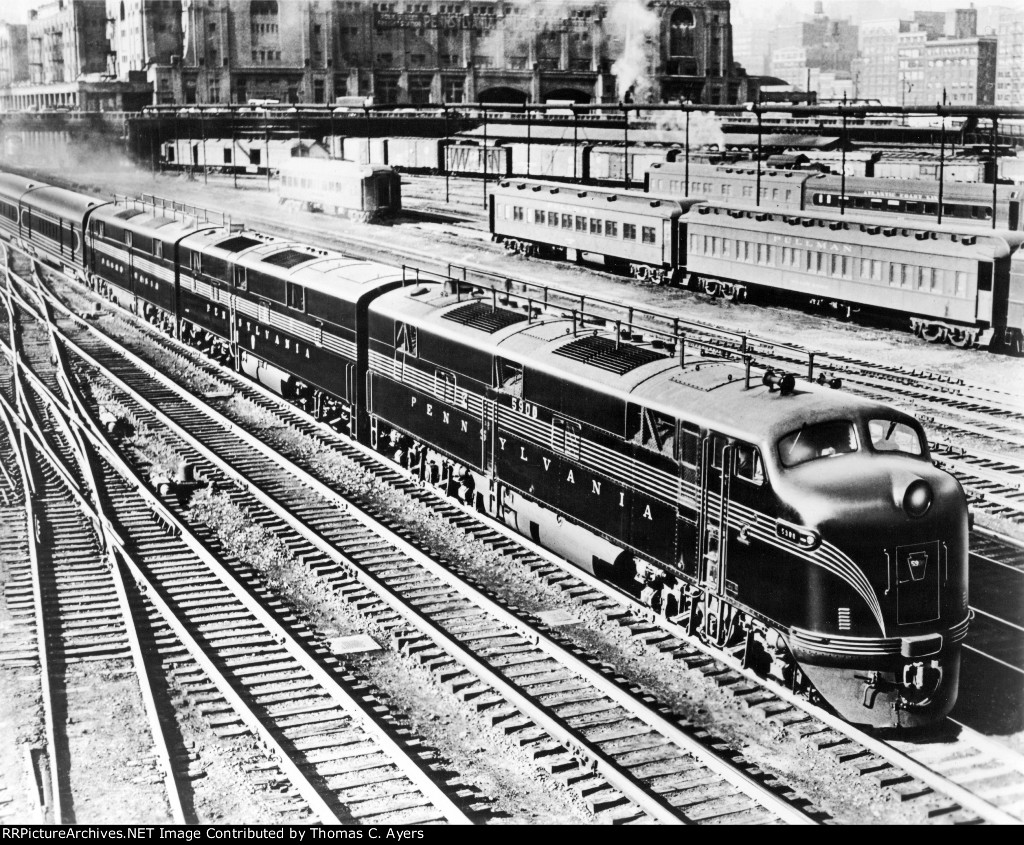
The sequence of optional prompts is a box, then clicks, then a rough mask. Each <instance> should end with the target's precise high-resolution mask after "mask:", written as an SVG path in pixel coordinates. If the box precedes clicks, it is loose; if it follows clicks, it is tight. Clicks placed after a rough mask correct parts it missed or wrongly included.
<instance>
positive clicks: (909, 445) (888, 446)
mask: <svg viewBox="0 0 1024 845" xmlns="http://www.w3.org/2000/svg"><path fill="white" fill-rule="evenodd" d="M868 432H869V433H870V435H871V447H872V448H873V449H874V450H875V451H876V452H903V453H904V454H907V455H923V454H924V446H923V445H922V443H921V436H920V435H919V434H918V432H917V430H916V429H914V428H913V427H911V426H909V425H907V424H906V423H902V422H897V421H896V420H868Z"/></svg>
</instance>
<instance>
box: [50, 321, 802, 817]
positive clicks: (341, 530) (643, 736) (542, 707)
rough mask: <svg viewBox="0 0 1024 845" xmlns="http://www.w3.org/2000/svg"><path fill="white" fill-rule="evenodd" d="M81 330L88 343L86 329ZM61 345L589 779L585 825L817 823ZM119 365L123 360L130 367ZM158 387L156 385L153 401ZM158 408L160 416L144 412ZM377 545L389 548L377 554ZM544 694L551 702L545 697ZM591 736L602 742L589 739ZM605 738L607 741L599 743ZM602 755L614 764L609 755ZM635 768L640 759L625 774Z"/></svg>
mask: <svg viewBox="0 0 1024 845" xmlns="http://www.w3.org/2000/svg"><path fill="white" fill-rule="evenodd" d="M81 325H84V326H85V327H86V328H87V329H90V330H91V329H92V327H91V326H89V325H88V324H87V323H84V321H83V322H82V323H81ZM92 334H93V335H94V334H95V333H92ZM62 343H63V344H64V346H65V347H66V348H67V349H68V350H69V352H70V353H71V354H73V355H74V356H76V357H78V358H81V359H82V360H83V361H84V362H85V363H86V364H87V365H88V366H89V367H90V368H91V369H92V370H95V371H97V372H101V373H102V374H103V376H104V377H105V378H107V379H108V380H111V381H112V382H113V383H114V384H116V385H117V388H118V390H119V391H121V392H122V393H123V394H124V395H126V396H128V397H130V401H131V402H132V403H134V404H135V405H136V406H137V408H136V409H135V410H134V411H133V415H134V416H136V419H138V420H140V421H144V422H145V424H146V425H147V426H148V427H151V428H156V427H157V426H159V427H161V428H168V427H170V428H172V429H173V430H174V434H175V436H176V437H177V438H179V439H180V440H181V441H182V442H183V443H184V444H185V448H183V450H182V452H183V454H185V455H186V456H187V459H189V460H191V461H194V465H195V466H196V468H197V470H198V471H199V472H200V473H201V474H202V475H203V477H204V478H209V477H211V475H212V473H214V472H216V473H220V474H221V475H223V476H224V477H226V478H227V479H229V480H231V481H233V482H234V483H235V484H236V485H238V486H239V487H240V488H242V489H245V490H246V491H248V492H250V493H253V494H255V495H256V496H257V498H258V499H259V500H260V502H261V504H262V505H263V506H264V507H265V508H267V509H268V510H269V511H270V515H272V516H273V517H275V518H276V520H277V521H279V522H283V523H284V524H285V525H286V526H288V527H290V528H291V529H292V531H293V532H294V533H295V534H297V535H298V536H299V537H301V538H304V539H305V540H306V541H307V542H308V543H309V544H310V545H311V547H312V548H311V549H310V550H309V551H310V552H311V553H312V554H314V555H315V554H316V553H317V552H319V555H320V564H321V566H323V565H325V564H326V565H327V567H328V568H330V569H331V570H332V571H333V572H334V573H335V574H337V573H338V569H339V567H340V568H341V570H342V576H341V581H342V582H344V581H346V580H347V577H346V576H353V575H354V576H355V578H356V579H357V580H358V582H359V585H360V587H361V588H365V589H367V590H369V591H371V592H372V594H373V601H372V604H380V605H381V607H380V608H379V609H378V608H372V607H371V608H370V609H369V610H368V611H367V612H368V613H371V615H373V614H379V613H380V612H382V610H383V609H384V608H385V607H386V608H388V609H390V610H391V611H393V612H397V613H400V614H402V619H403V621H404V622H405V623H406V625H407V626H408V627H407V629H406V630H402V631H399V630H397V629H396V630H395V631H393V632H392V636H393V638H396V641H398V642H399V644H400V646H402V647H403V648H404V649H405V650H406V651H407V652H412V653H415V654H417V655H419V657H420V659H421V660H422V658H423V656H424V654H426V655H429V656H430V657H431V658H432V661H431V662H432V663H441V664H443V665H439V666H436V667H434V666H432V668H436V669H437V671H438V672H440V673H441V674H442V676H443V677H445V678H446V680H447V682H449V683H450V684H451V685H453V686H454V687H455V688H456V689H457V690H458V691H459V693H461V695H462V696H463V697H464V698H465V699H466V700H472V701H474V702H475V703H474V704H473V706H474V707H475V708H477V709H479V710H484V709H486V710H488V712H489V713H490V714H491V718H492V719H496V718H497V717H498V716H499V715H500V719H498V721H500V722H501V723H502V724H503V725H504V727H505V729H508V730H509V732H510V733H511V732H513V728H514V733H516V734H517V735H518V734H519V733H520V732H525V733H523V736H522V739H523V740H524V741H528V742H529V743H530V744H531V745H535V746H537V752H538V756H539V757H542V758H543V759H544V761H545V763H547V764H549V765H552V766H554V767H555V770H556V771H561V770H563V769H574V770H575V769H580V770H581V771H585V770H586V768H587V767H588V766H589V767H591V768H592V770H593V771H594V773H595V775H596V776H599V777H595V778H594V779H593V780H591V779H588V778H584V777H581V778H579V779H578V781H577V785H578V789H579V791H580V792H581V794H582V795H583V796H585V798H586V800H588V801H589V803H590V804H591V806H592V808H593V809H594V810H595V811H599V810H602V809H611V808H615V807H619V806H620V805H622V804H623V797H625V799H628V801H629V802H631V806H630V807H629V808H622V809H621V810H620V812H622V813H625V814H627V815H629V814H634V815H635V814H642V815H644V816H646V817H649V818H653V819H656V820H660V821H663V822H675V823H680V822H684V823H685V822H696V821H700V820H711V819H720V818H722V817H728V818H730V819H733V818H749V819H751V820H758V821H772V820H784V821H787V822H796V823H808V822H812V821H814V816H813V815H812V814H810V813H809V811H807V810H805V809H802V808H801V807H799V806H798V803H799V802H796V801H795V800H794V799H793V798H792V797H787V796H786V795H785V794H780V793H785V792H786V791H787V790H785V789H783V788H782V787H780V786H779V785H777V784H770V783H768V782H767V781H766V778H765V776H764V775H763V773H760V772H757V771H751V770H750V769H751V767H750V766H749V764H746V765H744V764H742V763H740V764H737V763H736V762H735V761H733V760H731V759H728V757H730V756H732V755H733V754H734V752H728V753H726V754H723V752H722V751H721V750H719V749H717V748H716V747H714V746H715V745H716V744H717V742H715V743H712V742H701V741H700V740H699V738H697V737H695V736H694V735H693V734H692V733H691V732H689V731H687V730H685V729H683V728H680V727H679V726H678V725H677V724H675V723H674V722H673V721H672V720H671V719H669V718H666V717H665V716H663V715H662V714H661V713H659V712H657V710H655V709H652V707H651V705H650V704H649V703H648V702H646V701H644V700H643V699H642V697H641V696H640V694H639V693H638V692H636V691H635V690H631V689H629V688H628V687H624V686H623V685H622V684H620V683H618V682H616V681H615V680H614V678H609V677H608V673H607V671H601V670H599V669H595V668H594V666H593V665H591V663H592V660H588V659H587V658H586V656H585V655H584V656H581V655H579V654H578V653H575V652H574V651H573V650H570V649H567V648H566V647H565V646H564V645H563V644H561V643H560V642H558V641H557V639H556V638H554V637H551V636H548V635H545V634H544V633H543V632H542V629H541V627H539V626H538V625H536V624H535V623H531V622H530V620H528V619H526V618H524V616H523V614H519V613H516V612H515V611H513V610H510V609H507V608H503V607H502V606H501V605H500V604H499V603H498V602H496V601H495V600H493V599H491V598H488V597H487V596H486V595H485V594H484V593H483V592H482V591H481V590H480V589H479V588H478V587H476V586H474V585H471V584H468V583H467V582H466V581H465V579H461V578H459V577H457V576H456V575H453V574H452V573H451V572H449V571H448V570H446V569H445V567H443V566H442V565H440V564H439V563H437V562H435V561H433V560H431V559H430V558H429V557H428V556H427V555H425V554H424V553H423V552H422V551H420V550H419V549H417V548H415V547H414V546H413V545H412V544H411V543H410V542H408V541H407V540H405V539H403V538H402V537H400V536H398V535H397V534H395V533H394V532H392V531H389V530H387V529H386V528H382V527H381V526H380V525H379V524H377V522H378V521H377V519H374V518H372V517H369V516H366V515H363V516H362V517H361V518H359V517H356V518H355V519H354V520H346V519H344V518H341V517H340V516H339V513H338V509H339V508H345V509H346V510H347V511H348V513H349V515H352V514H354V511H353V506H352V505H351V503H349V502H347V501H346V500H344V499H343V498H341V497H340V496H339V494H338V493H336V492H335V491H333V490H330V489H329V488H327V487H326V486H325V485H323V484H322V483H321V482H318V481H316V480H315V479H313V478H312V477H310V476H308V475H307V474H305V473H303V472H300V471H297V470H296V469H294V468H290V469H289V471H287V472H286V471H284V468H282V466H281V458H280V456H279V455H277V454H276V453H275V452H274V451H273V450H272V449H270V448H269V447H266V446H264V445H263V444H261V443H259V442H258V441H256V440H255V438H253V437H252V436H251V435H249V434H247V433H246V432H244V431H242V430H241V429H239V428H238V427H237V426H235V425H233V424H231V423H230V422H229V421H227V420H226V419H224V418H223V417H221V416H220V415H219V414H216V413H215V412H212V411H211V410H209V409H206V408H204V407H203V405H204V403H202V402H201V401H200V400H197V399H196V398H195V397H193V396H191V395H190V394H189V393H188V392H187V391H186V390H184V389H182V388H181V387H179V386H178V385H176V384H175V383H174V381H173V380H171V379H169V378H167V377H165V376H162V375H161V374H160V373H158V372H157V371H156V370H155V369H154V368H152V367H149V366H147V365H145V364H144V363H143V362H142V361H141V360H139V359H137V358H135V356H132V355H131V354H130V353H126V352H124V351H119V352H118V351H115V350H112V348H111V346H109V345H108V343H107V342H106V341H97V340H96V339H95V337H94V336H91V337H90V338H89V339H88V340H87V339H84V338H81V337H80V338H78V339H77V342H76V341H72V340H71V339H70V338H68V337H66V336H64V337H62ZM126 358H129V359H132V360H131V363H130V365H129V364H127V363H126V362H125V359H126ZM115 370H116V372H115ZM157 379H158V380H159V381H160V382H161V384H160V385H159V386H158V387H157V389H156V390H155V391H154V388H153V381H154V380H157ZM143 393H146V394H148V396H143V395H142V394H143ZM147 400H148V401H147ZM154 400H155V401H156V402H157V403H158V404H159V406H160V410H159V411H158V410H157V409H156V408H155V407H153V406H152V404H151V403H152V402H153V401H154ZM201 417H206V418H208V419H202V418H201ZM239 468H242V470H243V471H240V470H239ZM140 481H142V479H140ZM297 481H298V482H300V483H298V484H297V483H296V482H297ZM165 504H166V502H165ZM168 507H171V506H170V505H168ZM297 515H301V516H297ZM360 526H361V527H360ZM354 530H358V531H360V532H366V531H367V530H369V531H372V532H374V533H375V534H376V535H377V536H376V537H375V538H374V537H372V536H371V535H370V534H366V533H363V534H361V535H356V536H353V531H354ZM381 537H383V538H384V541H385V542H386V543H388V544H390V546H392V547H393V548H391V549H388V548H386V547H381ZM286 542H287V541H286ZM353 544H354V545H355V546H356V547H357V548H359V547H363V548H361V549H360V551H359V552H358V553H357V552H348V553H345V554H341V553H339V552H337V551H335V547H336V546H339V545H340V546H344V547H346V548H351V547H352V545H353ZM290 545H291V544H290ZM324 556H326V558H327V559H326V560H324ZM342 589H345V585H344V583H343V584H342ZM423 597H429V598H430V600H429V602H426V603H424V602H422V601H416V599H417V598H423ZM355 598H356V599H358V600H361V601H363V603H364V604H366V603H367V602H369V601H370V600H369V598H368V597H367V596H363V595H361V591H360V594H359V595H356V596H355ZM410 608H412V610H410ZM467 626H468V630H467ZM499 646H500V648H499ZM494 652H497V653H494ZM513 665H515V666H529V667H530V669H531V671H530V673H529V678H522V677H517V674H516V672H514V671H513V669H512V667H513ZM534 670H536V671H534ZM534 676H537V678H540V679H542V680H538V679H537V678H535V677H534ZM531 679H532V680H531ZM553 682H557V683H556V688H554V689H551V688H549V687H550V685H551V684H552V683H553ZM496 696H497V698H496ZM563 699H564V700H563ZM537 730H540V731H542V734H538V733H536V731H537ZM594 731H597V733H598V734H599V735H600V738H594V737H593V736H590V735H588V732H589V733H593V732H594ZM602 731H610V732H611V735H610V736H604V734H603V732H602ZM552 743H554V744H552ZM608 745H613V746H614V747H615V749H616V750H615V751H614V752H612V751H609V750H608V749H607V748H606V746H608ZM641 749H647V751H648V752H651V749H657V755H656V756H657V757H658V758H659V759H661V760H662V761H663V765H664V766H665V767H666V772H665V774H664V776H663V777H662V778H661V780H659V782H658V785H657V786H651V785H649V784H647V783H645V782H644V777H643V776H642V775H641V774H639V773H638V771H645V770H646V769H645V764H648V763H650V762H651V760H650V759H649V758H648V757H645V756H644V754H642V753H640V752H641ZM632 758H643V759H639V760H637V761H635V762H633V763H631V764H628V765H627V764H626V763H625V762H624V761H625V760H630V759H632ZM580 759H583V760H584V761H586V762H585V765H581V763H580V762H579V760H580ZM670 763H671V764H672V765H669V764H670ZM670 776H671V777H670ZM666 780H671V781H672V784H666V782H665V781H666ZM602 782H607V785H602ZM662 790H666V794H662Z"/></svg>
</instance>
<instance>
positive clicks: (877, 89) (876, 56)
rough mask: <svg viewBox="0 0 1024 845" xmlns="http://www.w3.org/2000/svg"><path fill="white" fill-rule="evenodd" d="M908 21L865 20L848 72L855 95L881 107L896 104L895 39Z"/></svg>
mask: <svg viewBox="0 0 1024 845" xmlns="http://www.w3.org/2000/svg"><path fill="white" fill-rule="evenodd" d="M910 25H911V24H910V21H902V20H900V19H899V18H885V19H882V20H871V21H865V22H864V23H862V24H861V26H860V32H859V34H858V53H859V55H858V57H857V59H856V60H855V61H854V62H853V66H852V68H851V72H852V75H853V79H854V82H855V88H856V92H857V96H858V97H859V98H861V99H866V100H878V101H879V102H880V103H883V104H886V105H888V104H891V103H897V102H899V98H900V82H899V47H900V41H899V36H900V34H901V33H905V32H909V30H910Z"/></svg>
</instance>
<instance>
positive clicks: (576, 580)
mask: <svg viewBox="0 0 1024 845" xmlns="http://www.w3.org/2000/svg"><path fill="white" fill-rule="evenodd" d="M242 384H244V383H242V382H239V383H238V385H239V386H238V387H237V388H236V389H238V390H243V389H245V390H246V392H247V394H248V395H259V394H260V393H261V390H260V389H259V388H258V387H256V386H250V387H249V388H242V387H241V385H242ZM266 404H267V406H268V407H270V406H271V405H272V404H273V403H271V402H270V401H267V403H266ZM278 407H279V406H278ZM279 413H281V412H279ZM284 418H285V419H287V420H288V421H289V422H290V423H294V421H296V420H297V419H299V417H298V412H291V413H288V412H284ZM305 427H306V430H308V431H314V430H317V427H315V426H312V425H311V424H309V423H306V424H305ZM236 436H239V437H241V436H242V433H241V432H238V433H237V435H236ZM339 448H348V449H352V448H353V447H351V446H346V447H339ZM410 486H411V485H410ZM452 507H455V506H454V505H452ZM466 520H469V521H470V522H474V523H475V521H476V520H475V519H474V518H472V517H471V515H469V514H468V513H463V514H462V515H461V517H460V518H459V521H462V522H465V521H466ZM511 539H512V538H511V536H510V537H509V538H508V540H509V541H511ZM515 542H517V543H519V542H521V539H520V538H518V536H516V538H515ZM526 545H529V544H526ZM533 551H535V552H537V553H540V552H539V550H536V549H534V550H533ZM549 569H550V572H551V573H557V574H556V577H557V579H558V580H559V583H560V584H561V583H565V584H567V585H571V587H572V588H574V590H573V592H575V593H579V594H580V595H581V596H583V597H584V600H586V597H587V595H588V593H589V590H590V589H594V590H597V589H607V588H604V587H602V585H601V584H600V582H594V583H589V582H587V581H586V579H585V578H582V577H581V576H582V573H578V572H577V571H575V570H572V569H569V570H566V569H563V568H562V567H561V566H560V567H558V568H557V570H556V568H555V567H554V566H550V567H549ZM567 572H568V573H570V574H571V577H567ZM581 580H582V581H583V582H584V583H582V584H581V583H580V581H581ZM584 588H586V589H584ZM570 594H572V593H570ZM360 595H361V594H360V593H357V596H360ZM611 595H614V592H613V591H612V592H611V593H609V596H611ZM590 600H591V601H593V598H592V597H591V598H590ZM619 600H620V601H621V597H619ZM623 618H625V617H623ZM629 624H630V625H632V626H635V627H636V629H637V631H638V632H640V633H639V634H638V636H646V637H647V638H648V639H650V640H653V641H655V642H654V645H652V646H651V648H652V649H655V650H657V651H659V652H660V651H662V650H671V649H675V648H678V649H679V650H681V651H683V650H686V649H690V653H692V654H695V653H696V651H695V644H694V643H693V642H692V641H689V640H688V639H687V638H686V637H685V635H683V636H679V635H680V634H682V632H681V631H678V630H674V629H672V628H671V626H670V623H664V624H666V625H669V627H668V628H664V627H663V622H662V621H660V620H652V619H650V618H648V617H646V616H645V615H644V614H643V613H640V614H637V615H636V616H633V617H631V621H630V623H629ZM659 630H663V631H664V630H668V631H671V633H672V635H673V636H674V637H676V638H677V642H676V643H666V640H665V639H664V638H662V637H659V636H658V635H657V631H659ZM659 640H660V641H659ZM712 654H714V653H712ZM714 656H715V659H716V660H717V659H719V658H720V655H717V654H715V655H714ZM702 665H713V664H711V661H710V660H708V663H707V664H702ZM728 671H730V672H731V671H734V670H733V668H732V667H729V669H728ZM741 679H747V680H751V679H753V676H750V675H748V674H741V675H736V678H735V680H736V681H737V682H738V681H739V680H741ZM757 683H758V685H759V687H758V688H760V686H761V685H763V683H764V682H763V680H762V679H757ZM744 689H746V686H745V685H744ZM755 689H756V688H755ZM746 692H747V695H751V694H753V689H746ZM779 692H783V693H784V691H775V690H773V691H772V696H776V695H777V694H778V693H779ZM766 700H768V699H762V700H761V701H760V702H758V703H759V704H763V703H764V701H766ZM778 700H779V701H785V696H782V697H781V698H779V699H778ZM793 706H796V705H795V704H790V703H789V702H788V701H787V702H786V704H785V706H784V707H783V711H785V710H790V709H792V707H793ZM821 715H824V716H827V714H821ZM815 718H819V714H817V713H816V714H815ZM833 723H835V724H833ZM825 724H826V725H828V728H827V729H828V730H836V726H838V731H839V733H840V736H838V737H835V736H833V735H832V734H826V735H825V736H822V737H819V740H820V741H821V742H822V743H823V744H825V745H827V747H829V748H840V747H841V746H842V745H843V744H844V743H845V742H847V741H849V740H848V739H844V737H847V734H846V733H845V732H844V731H845V730H846V729H848V728H849V726H847V725H846V724H845V723H841V722H839V721H838V720H835V719H832V720H831V721H830V722H825ZM825 730H826V728H819V729H818V732H819V733H821V732H823V731H825ZM855 736H858V741H860V740H861V739H863V741H864V742H865V743H867V742H870V743H871V745H869V746H868V747H869V748H870V754H872V755H876V756H877V758H878V759H875V758H874V757H872V758H870V759H869V760H867V761H865V760H864V759H862V758H864V757H865V756H866V754H865V753H863V746H858V749H857V750H854V751H853V752H852V756H851V757H850V759H858V760H860V761H861V763H865V764H869V765H867V766H866V767H867V768H871V769H873V770H874V771H879V772H884V771H888V772H889V774H886V775H883V776H882V778H883V779H889V780H891V781H892V783H894V784H895V785H900V784H903V783H906V782H907V781H910V780H911V777H910V776H909V775H907V774H906V773H905V771H906V770H907V769H909V770H911V771H913V773H914V776H915V777H920V778H921V779H922V780H924V779H926V778H927V779H928V782H929V784H934V785H933V786H929V788H934V789H937V790H938V791H940V792H943V793H946V794H952V795H954V796H955V797H956V800H957V801H958V802H959V804H960V805H961V806H963V807H966V808H970V810H971V812H976V814H977V817H980V818H988V819H994V820H1001V821H1006V820H1008V819H1011V818H1013V817H1012V816H1011V815H1009V814H1006V813H1005V812H1003V811H1002V810H1000V809H999V807H996V806H994V805H991V804H990V803H989V802H988V801H987V800H985V799H984V798H980V799H979V798H977V796H972V795H971V793H970V792H968V791H966V790H964V789H963V788H962V787H960V786H959V785H958V784H956V783H955V782H954V781H952V780H950V779H948V778H943V777H940V776H936V777H932V775H930V774H928V770H927V768H926V767H923V766H922V764H920V763H915V762H914V761H913V760H912V759H911V758H909V757H908V756H906V755H905V754H900V753H899V752H898V751H897V750H896V749H894V748H891V747H888V746H885V745H884V743H883V744H882V746H881V748H880V750H879V749H876V746H878V743H877V741H876V740H874V739H872V738H870V737H867V736H866V735H858V734H855ZM847 750H849V749H847ZM837 753H842V754H845V753H846V752H844V751H840V752H837ZM879 760H881V762H879ZM889 760H892V761H893V762H889ZM894 767H900V769H899V771H895V770H894ZM927 791H928V789H927V788H926V789H925V790H923V792H927ZM922 794H923V793H922ZM956 811H957V807H956V806H951V805H946V806H944V807H942V808H940V812H944V813H953V812H956Z"/></svg>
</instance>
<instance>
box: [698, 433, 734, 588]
mask: <svg viewBox="0 0 1024 845" xmlns="http://www.w3.org/2000/svg"><path fill="white" fill-rule="evenodd" d="M733 451H734V450H733V447H732V446H731V445H729V442H728V440H727V439H726V438H725V437H723V436H722V435H720V434H716V433H715V432H713V431H712V432H708V433H707V435H706V436H705V437H704V439H703V441H702V442H701V460H700V487H699V493H698V512H697V572H698V579H699V582H700V583H701V585H702V586H703V587H704V588H705V589H707V590H708V591H709V592H710V593H717V594H724V593H725V586H726V569H727V566H728V536H729V534H728V526H729V492H730V491H729V485H730V480H731V477H732V473H731V472H730V471H729V467H730V464H731V462H732V456H733Z"/></svg>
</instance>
